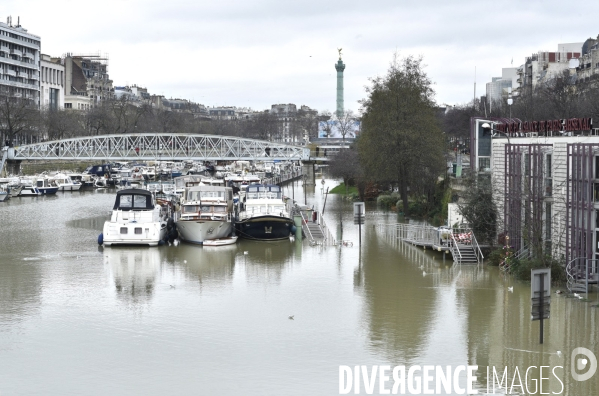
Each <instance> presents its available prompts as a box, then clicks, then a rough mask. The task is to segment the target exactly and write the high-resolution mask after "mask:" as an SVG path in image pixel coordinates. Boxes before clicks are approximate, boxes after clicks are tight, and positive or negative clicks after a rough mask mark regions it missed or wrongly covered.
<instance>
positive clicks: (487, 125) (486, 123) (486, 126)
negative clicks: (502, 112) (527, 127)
mask: <svg viewBox="0 0 599 396" xmlns="http://www.w3.org/2000/svg"><path fill="white" fill-rule="evenodd" d="M481 127H482V128H483V130H484V131H485V132H487V131H492V132H497V133H501V134H502V135H504V136H505V137H506V138H507V143H508V144H512V142H510V136H509V135H508V134H507V133H505V132H503V131H500V130H499V129H495V128H493V127H492V126H491V124H489V123H488V122H485V123H484V124H482V125H481ZM493 136H494V134H492V135H491V137H493Z"/></svg>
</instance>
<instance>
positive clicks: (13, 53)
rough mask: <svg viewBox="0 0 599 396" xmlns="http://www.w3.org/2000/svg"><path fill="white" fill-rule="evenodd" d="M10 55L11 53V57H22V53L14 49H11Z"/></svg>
mask: <svg viewBox="0 0 599 396" xmlns="http://www.w3.org/2000/svg"><path fill="white" fill-rule="evenodd" d="M10 53H11V55H16V56H23V51H21V50H18V49H15V48H13V49H11V50H10Z"/></svg>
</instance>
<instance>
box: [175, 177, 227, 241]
mask: <svg viewBox="0 0 599 396" xmlns="http://www.w3.org/2000/svg"><path fill="white" fill-rule="evenodd" d="M183 178H189V176H183ZM175 223H176V225H177V231H178V232H179V236H180V237H181V240H183V241H185V242H189V243H197V244H203V243H204V242H205V241H206V240H211V239H219V238H225V237H227V236H229V235H230V234H231V232H232V231H233V224H234V219H233V189H232V188H230V187H223V186H211V185H204V184H203V183H201V182H199V183H193V182H187V187H185V191H184V192H183V197H182V198H181V206H180V209H179V211H178V212H176V213H175Z"/></svg>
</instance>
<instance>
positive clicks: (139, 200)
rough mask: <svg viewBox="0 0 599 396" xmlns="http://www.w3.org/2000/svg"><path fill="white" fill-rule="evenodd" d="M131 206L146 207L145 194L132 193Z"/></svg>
mask: <svg viewBox="0 0 599 396" xmlns="http://www.w3.org/2000/svg"><path fill="white" fill-rule="evenodd" d="M133 207H134V208H145V207H146V196H145V195H134V196H133Z"/></svg>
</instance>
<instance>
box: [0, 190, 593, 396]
mask: <svg viewBox="0 0 599 396" xmlns="http://www.w3.org/2000/svg"><path fill="white" fill-rule="evenodd" d="M327 185H329V186H331V187H332V186H334V185H335V183H334V182H333V181H327ZM285 193H286V195H292V193H293V194H294V195H295V199H296V200H297V201H299V202H300V203H303V201H304V193H303V191H302V190H301V184H296V185H295V188H294V190H293V192H292V190H291V189H290V188H289V187H286V188H285ZM114 197H115V195H114V192H111V191H106V190H103V191H102V190H98V191H89V192H76V193H59V194H57V196H55V197H51V196H47V197H38V198H13V199H11V200H10V201H8V202H6V203H2V204H0V395H1V396H8V395H167V394H176V395H246V396H247V395H335V394H339V392H340V366H349V367H350V368H351V369H352V370H353V369H354V366H357V365H359V366H366V368H367V369H368V370H371V368H373V367H374V366H377V367H379V366H385V365H387V366H390V367H391V370H392V369H393V367H395V366H399V365H403V366H405V367H406V370H407V368H409V367H411V366H415V365H420V366H424V365H433V366H446V365H450V366H452V367H454V368H455V367H456V366H460V365H471V366H472V365H477V366H478V370H477V373H476V376H477V380H476V382H475V387H476V389H477V390H478V391H479V392H480V394H485V393H487V383H488V382H489V378H488V376H487V368H488V367H494V368H496V369H497V370H498V371H501V372H503V371H504V369H505V368H507V373H508V377H509V383H510V384H512V383H513V379H514V377H517V375H516V374H515V372H516V371H518V370H519V371H518V372H519V373H520V374H521V376H522V382H526V380H525V371H526V370H527V368H528V367H530V366H537V367H538V366H550V368H551V369H550V371H548V372H545V373H544V375H543V377H548V379H547V380H544V381H543V382H544V389H543V391H544V392H554V393H555V394H564V395H597V394H599V374H595V375H594V376H593V377H592V378H591V379H589V380H587V381H576V380H574V379H573V376H572V374H571V371H572V369H573V368H574V367H573V364H574V360H572V359H571V353H572V351H573V350H574V349H575V348H577V347H584V348H587V349H588V350H590V351H592V352H593V353H594V354H595V355H597V356H599V334H598V332H599V308H597V307H595V305H597V303H598V302H597V294H591V295H590V296H589V298H590V300H591V301H580V300H577V299H574V298H568V297H567V296H565V295H555V294H554V295H553V296H552V301H551V318H550V319H549V320H548V321H546V322H545V342H544V344H542V345H540V344H539V331H538V328H539V323H538V322H531V320H530V309H531V308H530V286H529V285H526V284H520V283H518V282H515V281H513V280H512V279H511V278H509V277H506V276H504V275H503V274H501V273H500V272H499V271H497V269H496V268H490V267H486V266H461V267H454V266H453V265H452V262H451V259H450V256H449V255H447V258H446V260H445V261H444V260H443V255H442V254H441V253H432V252H429V251H423V250H422V249H421V248H416V247H413V246H409V245H402V244H396V243H394V242H393V241H387V240H385V239H384V237H382V236H381V235H380V234H378V233H377V232H376V230H375V229H374V228H373V225H375V224H378V223H381V222H383V223H385V222H387V223H392V222H396V221H397V219H396V217H395V215H394V214H390V213H385V212H378V211H376V209H375V208H373V207H369V208H368V215H367V219H366V224H365V225H364V226H363V228H362V232H363V234H362V245H363V246H362V248H361V249H360V248H359V247H358V226H356V225H354V224H353V214H352V205H351V203H348V202H344V201H342V200H341V199H340V197H338V196H330V197H329V199H328V202H327V204H326V214H325V218H326V221H327V223H328V225H329V226H330V228H331V229H332V230H334V231H333V234H334V235H336V236H337V237H338V238H340V239H344V240H351V241H353V243H354V245H353V247H334V246H326V247H322V246H309V244H307V242H306V241H303V243H301V242H299V241H296V242H289V241H284V242H276V243H260V242H248V241H240V243H238V244H237V245H235V246H229V247H220V248H203V247H199V246H190V245H185V244H181V245H179V246H177V247H175V246H170V247H169V246H161V247H157V248H105V249H102V248H99V247H98V245H97V242H96V240H97V237H98V234H99V233H100V232H101V229H102V226H103V223H104V220H106V218H107V217H108V213H109V212H110V210H111V208H112V205H113V201H114ZM306 197H307V198H306V199H307V203H308V204H309V205H310V206H311V205H315V206H316V207H318V208H320V207H322V205H323V196H322V195H321V192H320V185H319V186H318V187H317V188H316V192H314V191H313V190H310V191H307V193H306ZM244 252H247V254H244ZM511 286H513V292H510V291H508V287H511ZM289 316H293V320H292V319H289ZM558 351H559V352H558ZM578 358H580V356H578V357H577V359H578ZM588 361H589V365H590V363H591V362H590V360H588ZM560 367H561V368H560ZM551 370H553V373H555V375H554V374H552V371H551ZM582 371H584V370H582ZM388 374H389V375H391V374H390V372H389V373H388ZM539 376H540V373H539V371H535V369H533V370H532V371H530V372H529V378H528V379H529V381H528V385H530V384H531V381H532V380H534V379H535V378H536V379H538V377H539ZM354 377H355V376H354ZM459 378H462V379H464V378H465V373H460V374H459ZM354 379H355V378H354ZM345 380H347V377H346V378H345ZM392 385H393V379H391V380H390V382H389V384H388V385H387V388H388V389H391V387H392ZM343 386H347V383H346V384H343ZM512 390H513V393H515V394H516V393H517V394H540V392H539V390H538V389H537V391H536V392H532V390H533V388H532V386H530V387H529V389H528V390H526V389H524V390H523V391H521V389H520V388H519V387H516V388H513V389H512ZM354 391H355V387H352V388H351V394H354ZM359 393H360V394H367V393H368V392H367V389H366V388H365V387H364V384H362V386H361V388H360V392H359ZM379 393H380V389H379V386H378V383H377V386H376V388H375V391H374V394H379ZM407 393H409V392H408V390H406V394H407ZM412 393H417V392H412ZM441 393H442V394H445V393H448V394H459V391H455V390H453V391H450V392H441ZM496 393H498V394H505V393H506V392H505V391H498V390H496Z"/></svg>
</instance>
